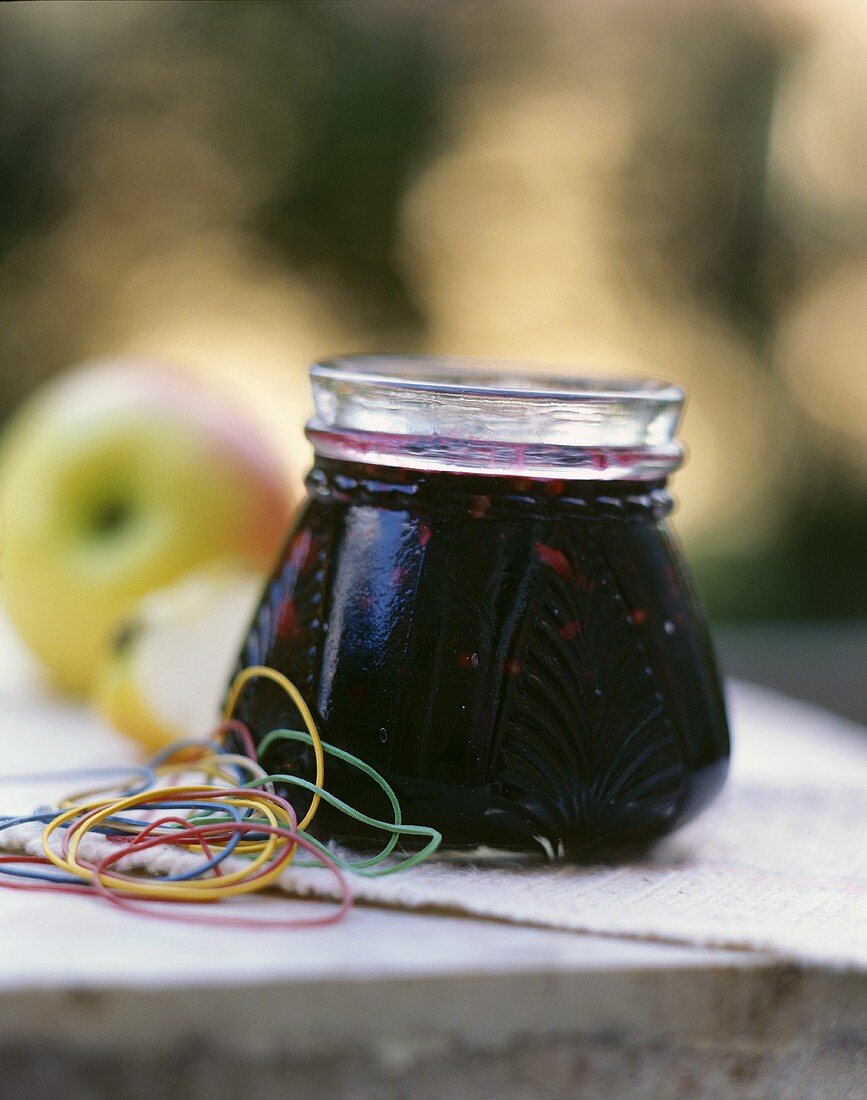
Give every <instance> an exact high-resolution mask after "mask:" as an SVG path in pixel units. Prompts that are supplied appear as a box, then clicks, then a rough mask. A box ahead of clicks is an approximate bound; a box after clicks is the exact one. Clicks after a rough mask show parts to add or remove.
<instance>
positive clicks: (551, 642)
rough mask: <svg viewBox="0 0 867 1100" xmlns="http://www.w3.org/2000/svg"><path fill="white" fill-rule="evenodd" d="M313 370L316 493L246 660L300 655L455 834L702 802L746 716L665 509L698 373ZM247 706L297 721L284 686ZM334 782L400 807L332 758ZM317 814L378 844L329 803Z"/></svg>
mask: <svg viewBox="0 0 867 1100" xmlns="http://www.w3.org/2000/svg"><path fill="white" fill-rule="evenodd" d="M310 374H311V380H312V385H313V394H314V400H315V408H316V415H315V416H314V418H313V419H312V420H311V421H310V423H309V425H308V429H307V432H308V437H309V438H310V440H311V441H312V443H313V446H314V449H315V454H316V458H315V465H314V466H313V469H312V471H311V472H310V474H309V476H308V478H307V489H308V496H307V499H306V502H305V503H304V504H303V506H302V507H301V509H300V511H299V513H298V515H297V517H296V519H295V522H294V525H293V527H292V529H291V531H290V533H289V536H288V539H287V541H286V545H285V549H284V551H283V553H282V555H281V557H280V559H279V561H278V562H277V565H276V567H275V569H274V572H273V574H272V575H271V577H270V579H269V581H268V583H267V586H266V588H265V591H264V594H263V596H262V600H261V603H260V605H259V609H258V611H257V613H256V616H255V619H254V622H253V624H252V627H251V629H250V631H249V635H248V637H247V639H246V641H245V643H244V646H243V649H242V652H241V655H240V665H241V666H246V665H250V664H269V665H272V666H274V667H276V668H278V669H280V670H281V671H283V672H284V673H285V674H286V675H288V676H289V677H290V678H291V679H292V680H293V681H294V682H295V684H296V685H297V686H298V687H299V689H300V690H301V692H302V694H303V695H304V697H305V699H306V701H307V702H308V704H309V705H310V707H311V708H312V710H313V712H314V714H315V715H316V716H317V718H318V720H319V722H320V728H321V731H322V735H323V737H324V738H325V740H327V741H329V742H332V743H333V744H335V745H338V746H340V747H342V748H345V749H348V750H349V751H350V752H352V753H355V754H356V755H358V756H360V757H362V758H363V759H364V760H366V761H367V762H368V763H370V764H372V765H373V766H374V767H375V768H377V769H378V770H379V771H380V772H382V774H383V775H384V776H385V777H386V778H387V779H388V781H389V782H390V783H391V784H392V786H393V787H394V788H395V790H396V792H397V794H398V797H399V799H400V802H401V807H402V811H403V815H404V820H405V821H409V822H413V823H416V824H428V825H433V826H435V827H436V828H437V829H439V830H440V831H441V832H442V834H443V838H444V846H445V848H446V849H451V850H453V851H467V852H470V853H474V854H475V855H477V856H489V857H490V856H492V855H494V856H504V857H505V856H507V855H511V854H515V853H524V854H529V853H538V854H541V855H544V856H547V857H549V858H566V859H593V858H599V857H608V856H610V855H612V854H618V853H624V852H627V851H632V850H635V849H636V848H640V847H641V846H643V845H645V844H646V843H647V842H648V841H651V840H652V839H654V838H655V837H658V836H660V835H661V834H663V833H665V832H667V831H668V830H670V829H671V828H672V827H673V826H675V825H676V824H678V823H679V822H682V821H684V820H685V819H687V818H688V817H689V816H690V815H692V814H694V813H695V812H696V811H698V810H700V809H701V808H702V807H703V806H705V805H706V804H707V803H708V802H709V801H710V799H711V798H712V797H713V796H714V795H715V794H716V792H717V791H718V790H719V788H720V785H721V784H722V781H723V779H724V777H725V773H726V768H727V761H728V754H729V736H728V729H727V725H726V715H725V708H724V703H723V697H722V693H721V690H720V684H719V679H718V676H717V672H716V668H715V665H714V658H713V653H712V651H711V646H710V641H709V638H708V633H707V630H706V627H705V623H704V621H703V618H702V614H701V611H700V609H699V607H698V604H697V602H696V597H695V593H694V590H693V587H692V584H691V583H690V579H689V577H688V575H687V573H686V569H685V566H684V563H683V559H682V557H681V554H680V551H679V549H678V546H677V543H676V542H675V540H674V538H673V537H672V534H671V532H670V531H669V529H668V527H667V525H666V516H667V515H668V513H669V512H670V510H671V506H672V501H671V497H670V496H669V494H668V492H667V490H666V480H667V478H668V476H669V474H670V473H671V472H672V471H673V470H674V469H675V468H676V466H677V465H678V463H679V461H680V458H681V447H680V445H679V444H678V443H677V442H676V441H675V439H674V432H675V428H676V425H677V421H678V419H679V416H680V411H681V407H682V403H683V394H682V392H681V391H680V390H678V389H677V388H676V387H673V386H670V385H666V384H663V383H658V382H654V381H648V380H646V379H642V380H618V379H607V378H602V379H599V378H592V379H591V378H574V377H559V376H546V375H540V374H535V373H530V372H528V371H526V370H525V369H521V368H520V367H513V366H509V365H502V366H497V365H490V364H488V365H484V364H482V365H479V364H475V363H472V362H469V363H467V362H461V361H455V360H447V361H443V360H438V359H424V358H403V357H391V356H361V357H357V358H352V359H342V360H332V361H327V362H322V363H318V364H315V365H314V366H313V367H312V368H311V372H310ZM236 716H237V717H239V718H241V719H242V720H243V721H244V722H246V723H247V724H248V725H249V726H250V728H251V730H252V732H253V734H254V737H258V738H261V737H262V736H264V734H265V733H266V732H267V731H268V730H270V729H273V728H275V727H290V728H303V727H301V726H300V724H299V717H298V715H297V714H295V713H294V712H293V708H292V705H291V703H287V700H286V699H285V697H284V695H283V694H282V693H281V692H280V691H279V689H277V688H276V687H275V686H274V685H273V684H271V683H270V682H268V681H266V680H260V681H254V683H253V684H252V685H251V686H250V687H249V688H248V689H247V690H246V691H245V693H244V694H243V696H242V698H241V700H240V702H239V705H238V707H237V710H236ZM265 764H266V766H267V767H268V768H269V770H272V771H275V770H286V769H287V768H295V769H296V770H297V769H300V770H301V771H302V772H303V771H305V770H307V771H309V770H311V769H310V761H309V760H308V759H306V757H305V755H304V753H303V752H302V753H301V755H300V756H298V755H297V750H296V754H295V755H293V753H292V752H291V751H289V750H287V749H281V750H280V751H279V752H277V753H276V755H275V754H273V753H272V755H271V757H270V758H269V759H266V761H265ZM327 785H328V787H329V788H330V789H331V790H333V791H335V793H337V794H338V795H339V796H340V797H341V798H343V799H345V800H346V801H349V802H351V803H352V804H354V805H356V806H358V807H359V808H361V809H363V810H364V811H365V812H367V813H368V814H371V815H373V816H380V817H381V816H384V815H385V814H386V813H387V812H388V811H387V806H386V804H385V802H384V799H383V798H382V797H381V794H380V792H379V791H378V789H377V788H376V787H375V786H374V785H373V784H372V783H370V781H369V780H367V779H364V778H363V777H361V778H358V773H354V772H351V771H349V770H348V769H344V768H342V767H341V766H340V765H338V764H335V763H333V762H330V763H329V767H328V773H327ZM296 793H297V792H296ZM316 827H317V829H318V832H319V834H320V835H321V836H325V837H328V838H333V839H336V840H338V841H341V842H343V843H349V844H352V845H364V844H365V843H366V842H367V840H368V838H366V837H365V836H364V835H362V834H361V832H360V830H359V829H358V827H357V826H354V825H352V823H350V822H348V821H347V819H345V818H341V817H340V816H339V815H337V814H336V813H334V812H329V811H328V810H327V808H326V809H324V810H322V811H320V813H319V814H318V815H317V818H316Z"/></svg>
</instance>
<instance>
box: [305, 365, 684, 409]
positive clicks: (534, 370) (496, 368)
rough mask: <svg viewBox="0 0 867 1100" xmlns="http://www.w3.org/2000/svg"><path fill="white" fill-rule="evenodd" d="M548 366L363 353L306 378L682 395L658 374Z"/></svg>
mask: <svg viewBox="0 0 867 1100" xmlns="http://www.w3.org/2000/svg"><path fill="white" fill-rule="evenodd" d="M549 372H550V366H549V365H547V364H543V363H533V362H523V361H520V360H511V359H482V358H475V357H469V356H468V357H458V356H436V355H399V354H376V353H365V354H360V355H345V356H335V357H333V358H329V359H319V360H317V361H316V362H315V363H313V364H312V365H311V367H310V378H311V380H312V381H313V382H316V381H319V380H322V381H325V380H329V381H340V382H344V383H358V384H362V385H369V386H373V387H388V388H394V389H406V390H424V391H427V392H430V393H449V394H456V395H459V394H475V395H496V396H501V397H509V396H513V397H520V398H530V399H532V398H541V399H543V400H550V399H554V398H556V399H557V400H560V401H603V402H605V401H628V400H630V399H631V400H634V401H640V402H642V403H644V402H647V401H654V402H665V403H674V402H676V403H679V404H681V405H682V404H683V402H684V400H685V393H684V391H683V389H681V387H680V386H676V385H674V384H673V383H671V382H665V381H663V380H662V379H659V378H652V377H638V376H619V375H604V374H599V375H592V374H582V375H572V374H552V373H549Z"/></svg>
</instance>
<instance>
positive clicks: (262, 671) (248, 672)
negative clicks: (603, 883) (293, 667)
mask: <svg viewBox="0 0 867 1100" xmlns="http://www.w3.org/2000/svg"><path fill="white" fill-rule="evenodd" d="M256 678H261V679H265V680H271V681H273V682H274V683H275V684H277V685H278V686H279V687H282V688H283V690H284V691H285V692H286V694H287V695H288V696H289V698H290V699H291V700H292V702H293V703H294V704H295V706H296V708H297V709H298V713H299V714H300V715H301V718H302V719H303V721H304V725H305V727H306V729H307V732H308V733H309V734H310V739H311V744H312V745H313V755H314V757H315V758H316V779H315V780H314V782H315V784H316V786H317V787H319V788H322V787H323V786H324V784H325V753H324V752H323V751H322V742H321V740H320V738H319V730H317V728H316V722H315V721H314V719H313V715H312V714H311V713H310V708H309V707H308V706H307V704H306V703H305V702H304V699H303V697H302V695H301V692H300V691H299V690H298V688H297V687H295V685H294V684H293V683H292V681H291V680H290V679H289V678H288V676H284V675H283V673H282V672H278V671H277V670H276V669H275V668H269V667H268V666H267V665H250V666H249V667H248V668H244V669H241V671H240V672H239V673H238V675H237V676H236V677H235V679H234V680H233V681H232V683H231V685H230V687H229V691H228V694H227V696H226V702H225V705H224V706H223V718H224V720H226V721H228V720H229V719H231V718H232V711H233V710H234V709H235V704H236V703H237V702H238V699H239V697H240V695H241V692H242V691H243V690H244V688H245V687H246V686H247V684H248V683H249V682H250V681H251V680H254V679H256ZM318 808H319V795H318V794H314V796H313V800H312V801H311V803H310V808H309V809H308V811H307V813H306V814H305V815H304V818H303V819H302V821H301V823H300V824H299V826H298V828H299V829H300V830H304V829H306V828H307V827H308V825H309V824H310V822H311V821H312V820H313V818H314V816H315V814H316V811H317V809H318Z"/></svg>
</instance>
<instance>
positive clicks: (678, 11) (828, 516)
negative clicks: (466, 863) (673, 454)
mask: <svg viewBox="0 0 867 1100" xmlns="http://www.w3.org/2000/svg"><path fill="white" fill-rule="evenodd" d="M865 57H867V4H864V3H863V2H861V0H852V2H845V0H840V2H838V3H826V2H820V0H754V2H752V3H748V2H742V3H735V2H722V0H720V2H718V3H710V2H707V3H694V2H675V0H656V2H654V3H652V4H650V3H647V2H645V0H632V2H629V0H612V2H603V0H596V2H593V0H585V2H579V0H572V2H570V0H534V2H529V0H521V2H509V0H479V2H472V0H440V2H436V3H433V2H421V0H413V2H405V0H376V2H369V0H335V2H332V0H294V2H291V3H272V2H247V3H243V2H219V3H211V2H198V3H163V2H154V0H149V2H144V3H139V2H132V0H131V2H103V3H87V2H77V3H46V4H33V3H20V4H14V5H3V6H2V8H0V160H2V171H0V416H5V415H6V414H8V412H9V411H10V410H11V409H12V408H13V407H14V406H15V404H16V403H17V402H18V401H19V400H20V399H21V398H22V397H23V396H24V395H25V394H26V393H27V392H28V391H29V390H30V389H31V388H33V387H34V386H36V385H37V384H38V383H39V382H40V381H41V380H42V379H45V378H47V377H48V376H50V375H52V374H53V373H55V372H56V371H58V370H60V369H62V368H63V367H65V366H67V365H69V364H72V363H75V362H78V361H81V360H84V359H88V358H93V357H102V356H126V355H149V356H154V357H158V358H162V359H169V360H172V361H177V362H179V363H181V364H184V365H185V366H188V367H189V368H190V369H191V370H201V371H205V372H207V373H208V374H210V375H213V376H216V377H218V378H219V379H220V380H221V381H222V383H224V384H225V385H226V386H227V387H229V388H232V389H233V391H234V392H235V393H236V394H237V395H238V398H239V399H240V400H243V401H245V402H247V403H248V404H249V405H250V407H251V408H253V409H255V410H256V411H257V413H258V415H259V416H260V418H261V420H262V423H263V427H264V429H265V430H266V431H268V432H270V433H271V434H272V435H273V436H274V437H275V438H276V439H277V440H278V441H279V442H280V444H281V446H282V447H283V451H284V453H285V455H286V458H287V461H288V462H290V463H291V464H292V466H293V468H294V469H295V470H296V471H297V476H298V477H299V478H300V476H301V475H302V474H303V471H304V467H305V464H306V462H307V454H306V450H305V448H306V444H304V442H303V439H302V437H301V433H300V426H301V425H302V424H303V421H304V419H305V416H306V413H307V392H306V383H305V378H304V368H305V366H306V364H307V363H308V362H309V360H311V359H312V358H314V357H316V356H321V355H323V354H327V353H332V352H338V351H352V350H365V349H380V350H402V351H427V352H434V353H435V352H444V353H445V352H448V353H450V354H476V355H489V356H506V357H512V358H528V359H533V360H548V361H551V362H552V363H555V364H562V365H563V367H564V369H566V368H568V366H569V365H575V364H581V365H582V367H584V366H586V365H589V366H591V367H593V368H597V369H599V370H607V371H616V372H620V373H622V372H624V371H628V372H639V373H650V374H655V375H658V376H662V377H665V378H669V379H672V380H675V381H678V382H681V383H683V384H684V385H685V386H686V387H687V389H688V391H689V394H690V404H689V408H688V412H687V416H686V420H685V423H684V429H683V434H684V438H685V439H686V441H687V444H688V447H689V452H690V459H689V462H688V465H687V466H686V468H685V469H684V471H683V472H682V473H681V474H679V475H678V476H677V478H676V480H675V490H676V492H677V493H678V495H679V497H680V498H681V501H682V504H681V508H680V511H679V514H678V517H677V520H676V522H677V526H678V528H679V531H680V533H681V535H682V537H683V539H684V540H685V542H686V544H687V551H688V554H689V556H690V559H691V561H692V563H693V565H694V568H695V571H696V574H697V579H698V583H699V587H700V589H701V592H702V594H703V597H704V600H705V603H706V606H707V608H708V611H709V613H710V615H711V617H712V618H713V619H714V620H715V621H716V622H717V623H721V624H726V623H729V624H741V625H740V626H739V627H738V626H730V627H729V628H728V630H727V631H726V630H725V629H724V630H723V631H722V637H723V649H724V652H725V653H726V654H727V655H728V656H727V663H728V664H729V666H730V667H733V668H734V669H735V671H738V672H742V673H744V672H745V673H750V672H751V671H753V672H754V673H756V675H757V676H758V678H759V679H761V678H763V677H762V675H761V674H760V669H761V667H763V666H762V662H763V661H767V660H768V659H769V653H768V644H767V642H766V641H765V640H763V639H766V638H768V637H769V636H770V635H767V633H765V634H763V633H761V631H759V633H753V634H750V629H751V628H750V627H749V624H750V623H751V622H754V623H759V624H761V629H762V630H766V628H767V624H768V623H769V622H774V621H776V622H779V623H790V624H794V623H797V624H804V623H805V622H807V623H809V622H813V624H814V625H813V626H812V627H810V628H802V627H798V630H800V633H798V630H795V632H794V633H793V632H792V630H789V631H788V633H785V632H783V633H780V632H779V631H778V632H777V634H776V635H774V637H776V639H777V641H776V642H774V643H773V645H771V649H772V650H773V654H772V659H773V660H774V661H776V667H777V671H776V673H775V675H774V676H771V675H770V674H768V675H767V676H765V677H764V678H766V679H768V680H769V681H774V682H780V680H781V677H782V681H785V680H786V678H788V679H789V680H791V681H792V685H791V686H792V688H793V689H794V690H797V689H798V686H799V684H800V682H801V680H802V678H803V672H802V671H801V669H802V668H812V669H813V671H814V678H816V672H815V670H816V667H817V666H816V662H817V661H818V662H819V665H820V666H821V667H822V668H824V669H825V672H824V673H823V674H822V675H821V676H818V680H819V681H821V682H819V683H818V684H817V686H815V688H814V690H813V691H812V695H813V696H814V697H816V698H819V699H820V700H821V701H826V702H827V701H831V702H835V701H836V702H837V703H838V704H839V706H840V707H841V709H844V710H848V711H850V712H852V713H854V712H855V711H859V713H861V712H862V711H863V699H862V696H863V688H861V687H858V688H857V691H856V690H855V687H856V686H857V685H860V684H861V683H862V681H863V677H864V675H865V667H864V658H863V654H864V649H865V648H867V647H865V644H864V642H865V633H864V630H863V627H862V625H861V624H863V621H864V617H865V615H867V579H865V578H867V569H865V549H867V506H865V489H867V433H865V430H864V424H865V420H867V366H865V362H867V65H865ZM843 621H846V622H847V623H848V626H846V627H845V628H843V627H841V626H839V625H837V626H835V627H833V629H832V628H831V627H830V626H829V625H828V624H829V623H830V624H840V623H841V622H843ZM819 623H821V626H819V625H816V624H819ZM793 629H794V628H793ZM786 647H788V648H786ZM841 668H843V670H844V672H845V676H844V677H843V679H844V680H845V683H846V684H848V687H846V686H845V685H844V684H843V681H841V683H839V684H836V683H832V681H833V676H832V675H831V671H832V670H834V669H836V670H838V671H839V670H840V669H841ZM757 670H758V671H757ZM846 670H848V672H846ZM841 675H842V674H841ZM829 676H830V677H831V679H830V680H829ZM853 677H854V679H853ZM783 686H786V685H785V683H783ZM826 695H827V696H829V698H827V699H826V698H825V696H826ZM843 696H846V699H845V700H844V701H843V702H840V700H841V699H842V698H843ZM858 700H861V702H860V703H859V702H858ZM859 707H861V708H862V710H859Z"/></svg>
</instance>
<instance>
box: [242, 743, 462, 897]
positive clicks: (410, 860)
mask: <svg viewBox="0 0 867 1100" xmlns="http://www.w3.org/2000/svg"><path fill="white" fill-rule="evenodd" d="M281 740H282V741H294V742H296V743H301V744H305V745H312V744H313V739H312V738H311V737H310V735H309V734H308V733H306V732H302V731H301V730H285V729H278V730H272V731H271V732H270V733H268V734H267V735H266V736H265V737H264V738H263V739H262V741H261V742H260V744H259V752H260V754H264V753H265V752H266V751H267V749H268V748H269V747H270V746H271V745H273V744H274V743H275V742H276V741H281ZM322 748H323V750H324V751H325V752H326V753H327V754H328V755H330V756H333V757H335V759H337V760H342V761H343V762H344V763H347V764H350V765H351V766H352V767H355V768H357V769H358V770H359V771H361V772H363V773H364V774H365V775H367V776H368V777H369V778H370V779H372V780H373V781H374V782H375V783H376V784H377V786H378V787H379V788H380V789H381V790H382V791H383V792H384V793H385V795H386V797H387V798H388V800H389V802H390V803H391V807H392V810H393V812H394V821H381V820H380V819H379V818H374V817H369V816H368V815H367V814H364V813H362V812H361V811H360V810H357V809H355V807H354V806H350V805H349V804H348V803H346V802H343V801H342V800H341V799H339V798H337V796H336V795H333V794H331V792H330V791H326V790H324V789H323V788H322V787H317V785H316V784H315V783H311V782H310V781H309V780H307V779H303V778H302V777H301V776H297V775H286V774H279V773H278V774H275V775H269V776H265V777H262V778H259V779H251V780H250V781H249V782H247V783H245V784H243V786H245V787H259V786H262V785H263V784H265V783H268V782H272V783H289V784H291V785H292V786H295V787H300V788H301V789H302V790H306V791H309V792H310V793H311V794H318V795H319V797H320V798H322V799H323V800H324V801H325V802H327V803H328V804H329V805H330V806H333V807H334V808H335V809H336V810H338V811H339V812H340V813H344V814H346V816H347V817H349V818H351V819H352V820H354V821H358V822H360V823H361V824H363V825H368V826H370V827H371V828H374V829H379V830H381V831H383V832H386V833H390V834H391V837H390V839H389V840H388V841H387V843H386V844H385V846H384V847H383V848H382V849H381V851H379V852H378V853H377V854H376V855H374V856H371V857H370V858H368V859H362V860H347V859H344V858H342V857H341V856H339V855H336V853H335V852H333V851H332V850H331V849H329V848H328V847H327V846H326V845H325V844H323V843H322V842H321V841H319V840H318V839H317V838H316V837H313V836H310V834H309V833H307V832H305V833H304V834H303V835H304V837H305V839H307V840H309V841H310V842H311V843H312V844H313V845H315V846H316V847H317V848H318V849H319V850H320V851H322V852H325V853H326V854H327V855H328V856H329V857H330V858H331V859H334V860H335V862H337V864H338V865H339V866H340V867H341V868H342V869H343V870H347V871H351V872H352V873H354V874H357V875H361V876H363V877H366V878H374V877H381V876H383V875H390V874H394V873H396V872H397V871H405V870H408V869H409V868H410V867H414V866H416V865H417V864H419V863H421V862H423V861H424V860H425V859H428V858H429V857H430V856H431V855H433V853H434V852H435V851H436V850H437V848H438V847H439V846H440V844H441V843H442V834H441V833H440V832H438V830H436V829H434V828H433V827H432V826H430V825H405V824H403V821H402V818H401V811H400V803H399V802H398V799H397V795H396V794H395V793H394V790H393V789H392V787H391V786H390V785H389V783H388V782H387V781H386V780H385V779H384V778H383V776H381V775H380V774H379V772H378V771H376V769H375V768H372V767H371V766H370V765H369V764H367V763H366V762H365V761H364V760H360V759H359V758H358V757H357V756H354V755H353V754H352V753H350V752H347V751H346V750H345V749H340V748H338V747H337V746H336V745H330V744H328V743H327V742H325V741H323V742H322ZM401 836H420V837H425V836H426V837H428V838H429V840H428V843H427V844H426V845H425V846H424V847H423V848H421V849H420V850H419V851H418V852H413V853H411V854H410V855H408V856H406V857H405V858H404V859H402V860H400V861H399V862H398V863H393V864H389V865H387V866H385V867H383V866H381V864H382V863H383V861H384V860H386V859H388V857H389V856H390V855H391V853H392V852H393V851H394V849H395V847H396V846H397V843H398V840H399V839H400V837H401ZM299 866H305V864H299Z"/></svg>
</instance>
